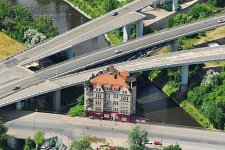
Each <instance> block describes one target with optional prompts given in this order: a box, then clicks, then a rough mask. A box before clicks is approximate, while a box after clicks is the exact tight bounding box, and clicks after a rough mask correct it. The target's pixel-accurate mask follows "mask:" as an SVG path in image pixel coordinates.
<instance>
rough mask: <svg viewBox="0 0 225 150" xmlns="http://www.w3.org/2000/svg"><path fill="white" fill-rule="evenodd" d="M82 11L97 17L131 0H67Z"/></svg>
mask: <svg viewBox="0 0 225 150" xmlns="http://www.w3.org/2000/svg"><path fill="white" fill-rule="evenodd" d="M69 1H70V2H71V3H73V4H74V5H75V6H77V7H79V8H80V9H81V10H82V11H84V12H85V13H87V14H88V15H90V16H91V17H92V18H97V17H99V16H101V15H102V14H104V13H106V12H109V11H111V10H114V9H116V8H118V7H120V6H122V5H124V4H126V3H128V2H131V1H132V0H124V1H118V0H95V1H91V0H69Z"/></svg>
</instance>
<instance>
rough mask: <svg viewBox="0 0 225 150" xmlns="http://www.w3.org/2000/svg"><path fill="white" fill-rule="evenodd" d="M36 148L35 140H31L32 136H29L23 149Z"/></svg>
mask: <svg viewBox="0 0 225 150" xmlns="http://www.w3.org/2000/svg"><path fill="white" fill-rule="evenodd" d="M34 148H35V143H34V141H33V140H31V138H30V137H28V138H27V139H26V140H25V144H24V146H23V149H24V150H33V149H34Z"/></svg>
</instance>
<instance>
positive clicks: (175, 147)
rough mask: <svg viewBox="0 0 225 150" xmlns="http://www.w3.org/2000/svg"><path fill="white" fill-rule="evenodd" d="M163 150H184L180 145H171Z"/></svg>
mask: <svg viewBox="0 0 225 150" xmlns="http://www.w3.org/2000/svg"><path fill="white" fill-rule="evenodd" d="M163 150H182V149H181V148H180V146H179V145H178V144H176V145H169V146H166V147H164V148H163Z"/></svg>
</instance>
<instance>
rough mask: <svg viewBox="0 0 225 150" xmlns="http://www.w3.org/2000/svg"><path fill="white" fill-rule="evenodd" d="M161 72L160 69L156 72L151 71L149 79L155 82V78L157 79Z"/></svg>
mask: <svg viewBox="0 0 225 150" xmlns="http://www.w3.org/2000/svg"><path fill="white" fill-rule="evenodd" d="M160 72H161V70H159V69H156V70H151V71H150V73H149V75H148V78H149V80H151V81H152V80H154V78H155V77H157V75H158V74H159V73H160Z"/></svg>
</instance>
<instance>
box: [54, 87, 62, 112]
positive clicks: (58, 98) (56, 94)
mask: <svg viewBox="0 0 225 150" xmlns="http://www.w3.org/2000/svg"><path fill="white" fill-rule="evenodd" d="M60 107H61V90H57V91H54V92H53V109H54V110H55V111H60Z"/></svg>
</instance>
